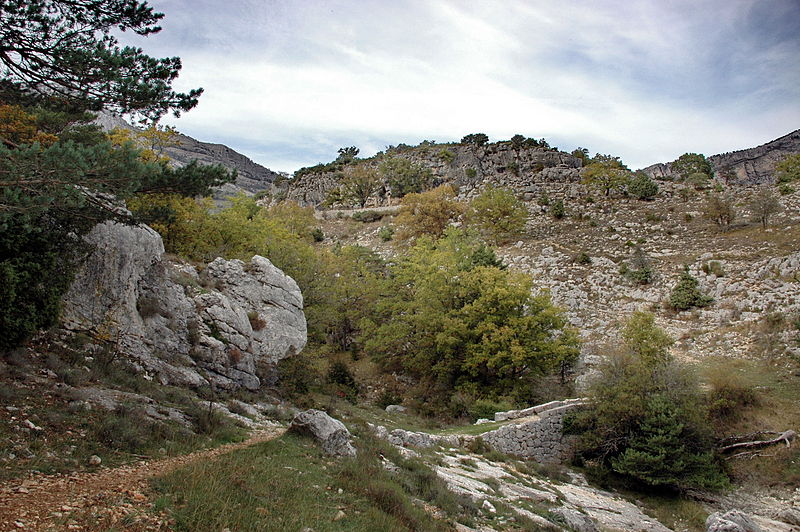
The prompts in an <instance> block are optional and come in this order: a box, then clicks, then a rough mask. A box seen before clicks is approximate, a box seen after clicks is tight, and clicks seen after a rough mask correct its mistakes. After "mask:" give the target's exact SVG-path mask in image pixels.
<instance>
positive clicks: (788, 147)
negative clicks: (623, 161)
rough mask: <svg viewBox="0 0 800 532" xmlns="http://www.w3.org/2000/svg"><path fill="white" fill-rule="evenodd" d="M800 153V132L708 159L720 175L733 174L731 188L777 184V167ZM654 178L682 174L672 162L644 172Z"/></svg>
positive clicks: (668, 178) (669, 178)
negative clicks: (674, 168)
mask: <svg viewBox="0 0 800 532" xmlns="http://www.w3.org/2000/svg"><path fill="white" fill-rule="evenodd" d="M797 152H800V129H798V130H795V131H792V132H791V133H789V134H787V135H784V136H782V137H780V138H777V139H775V140H773V141H770V142H767V143H766V144H762V145H761V146H757V147H755V148H748V149H746V150H738V151H733V152H726V153H720V154H717V155H712V156H710V157H708V160H709V162H710V163H711V164H712V166H713V167H714V170H715V171H716V172H719V171H721V170H722V169H730V170H732V171H733V175H734V177H733V179H732V180H730V182H729V183H727V184H731V185H758V184H763V183H773V182H774V176H773V173H774V171H775V164H776V163H778V162H780V161H781V160H782V159H783V158H784V157H786V156H787V155H790V154H792V153H797ZM642 170H643V171H644V172H645V173H646V174H647V175H649V176H650V177H652V178H653V179H666V180H675V179H677V178H678V175H677V174H676V173H675V172H674V171H673V170H672V168H671V167H670V164H669V163H657V164H653V165H650V166H648V167H646V168H643V169H642Z"/></svg>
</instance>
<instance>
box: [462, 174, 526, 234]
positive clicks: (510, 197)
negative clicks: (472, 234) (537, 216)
mask: <svg viewBox="0 0 800 532" xmlns="http://www.w3.org/2000/svg"><path fill="white" fill-rule="evenodd" d="M467 220H468V222H469V223H470V224H471V225H474V226H475V227H476V228H477V229H478V231H479V232H480V233H481V235H483V237H484V238H486V239H488V240H489V241H490V242H492V243H494V244H503V243H506V242H509V241H510V240H512V239H513V238H515V237H517V236H519V235H521V234H523V233H524V231H525V223H526V221H527V220H528V209H527V207H525V204H524V203H522V202H521V201H520V200H519V199H517V197H516V196H515V195H514V193H513V192H511V191H510V190H509V189H507V188H495V187H493V186H489V187H487V188H486V189H484V190H483V192H481V194H480V195H479V196H478V197H476V198H475V199H473V200H472V201H471V202H470V204H469V210H468V211H467Z"/></svg>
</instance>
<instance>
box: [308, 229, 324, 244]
mask: <svg viewBox="0 0 800 532" xmlns="http://www.w3.org/2000/svg"><path fill="white" fill-rule="evenodd" d="M311 238H313V239H314V242H322V241H323V240H325V233H323V232H322V229H320V228H319V227H315V228H314V229H313V230H312V231H311Z"/></svg>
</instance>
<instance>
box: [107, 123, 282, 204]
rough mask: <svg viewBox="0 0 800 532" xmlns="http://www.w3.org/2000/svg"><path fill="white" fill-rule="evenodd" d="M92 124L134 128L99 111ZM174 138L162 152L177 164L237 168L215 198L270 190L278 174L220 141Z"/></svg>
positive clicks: (183, 137)
mask: <svg viewBox="0 0 800 532" xmlns="http://www.w3.org/2000/svg"><path fill="white" fill-rule="evenodd" d="M95 123H96V124H97V125H99V126H100V127H102V128H103V129H104V130H106V131H110V130H112V129H115V128H123V129H131V130H134V129H136V128H135V127H134V126H132V125H131V124H129V123H128V122H126V121H125V120H124V119H123V118H121V117H119V116H115V115H111V114H108V113H101V114H100V115H99V116H98V117H97V119H96V120H95ZM176 140H177V145H175V146H171V147H169V148H167V149H166V150H165V151H166V155H167V156H168V157H169V158H170V159H172V160H173V161H175V162H176V163H178V164H179V165H181V166H182V165H186V164H189V162H191V161H192V160H197V161H199V162H201V163H203V164H221V165H222V166H224V167H225V168H227V169H228V170H236V171H237V173H238V176H237V178H236V183H235V184H228V185H224V186H222V187H219V189H218V190H217V192H216V193H215V194H214V197H215V198H218V199H222V198H224V197H227V196H230V195H233V194H236V193H237V192H239V191H244V192H246V193H250V194H255V193H256V192H259V191H262V190H267V189H271V188H272V186H273V182H274V181H275V179H276V178H277V177H279V175H280V174H278V173H277V172H273V171H272V170H270V169H269V168H265V167H264V166H261V165H260V164H258V163H256V162H253V161H252V160H251V159H250V158H249V157H247V156H245V155H242V154H241V153H239V152H237V151H236V150H234V149H232V148H229V147H228V146H225V145H224V144H217V143H212V142H202V141H199V140H197V139H195V138H192V137H190V136H188V135H184V134H183V133H178V135H177V139H176Z"/></svg>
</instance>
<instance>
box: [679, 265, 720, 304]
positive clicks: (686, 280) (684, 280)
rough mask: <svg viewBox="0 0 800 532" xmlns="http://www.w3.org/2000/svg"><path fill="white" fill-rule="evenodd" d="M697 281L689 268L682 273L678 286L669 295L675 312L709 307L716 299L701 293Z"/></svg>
mask: <svg viewBox="0 0 800 532" xmlns="http://www.w3.org/2000/svg"><path fill="white" fill-rule="evenodd" d="M698 284H699V283H698V282H697V279H695V278H694V277H692V274H690V273H689V267H688V266H687V267H686V268H685V269H684V271H683V273H681V276H680V279H678V284H676V285H675V287H674V288H673V289H672V292H670V294H669V306H670V308H672V309H673V310H677V311H681V310H689V309H690V308H694V307H707V306H708V305H710V304H711V303H712V302H713V301H714V299H713V298H712V297H710V296H707V295H705V294H703V293H702V292H700V290H699V288H698Z"/></svg>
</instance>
